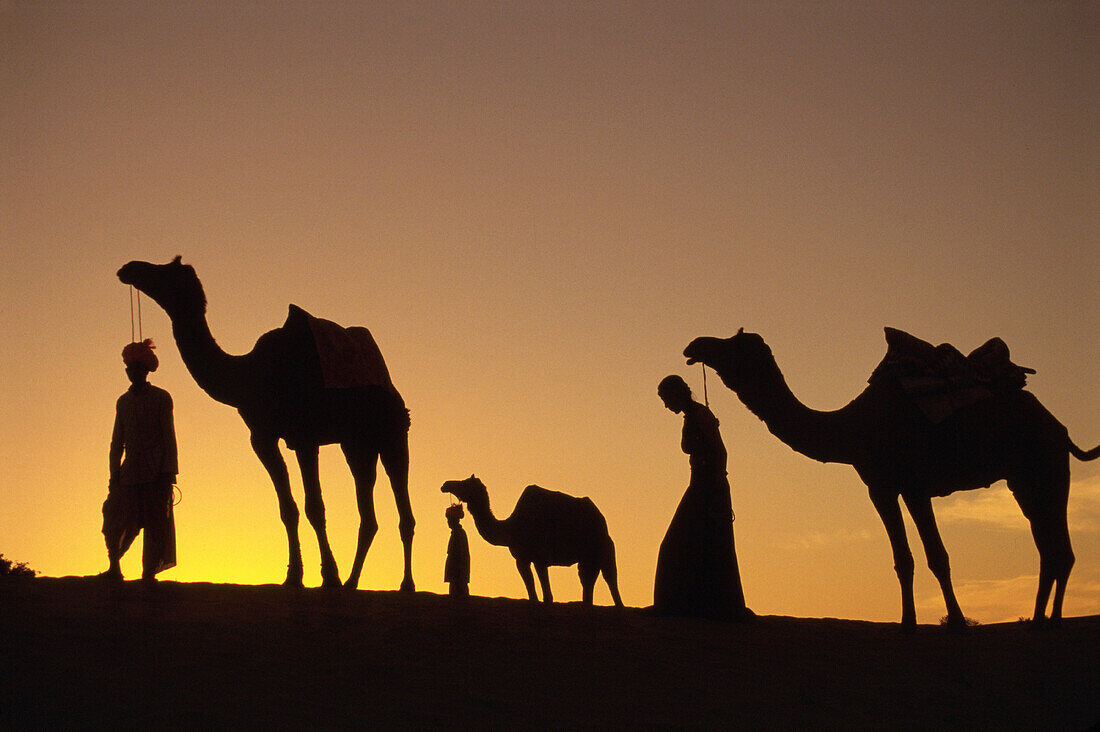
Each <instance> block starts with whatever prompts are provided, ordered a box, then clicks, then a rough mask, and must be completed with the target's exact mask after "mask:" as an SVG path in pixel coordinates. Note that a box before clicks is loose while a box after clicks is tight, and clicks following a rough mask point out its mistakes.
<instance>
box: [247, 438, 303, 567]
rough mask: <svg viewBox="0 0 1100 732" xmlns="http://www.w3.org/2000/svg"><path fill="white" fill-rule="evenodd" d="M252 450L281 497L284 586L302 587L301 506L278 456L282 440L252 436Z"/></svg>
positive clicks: (281, 456) (280, 455) (280, 454)
mask: <svg viewBox="0 0 1100 732" xmlns="http://www.w3.org/2000/svg"><path fill="white" fill-rule="evenodd" d="M252 449H253V450H254V451H255V452H256V457H258V458H259V459H260V462H261V463H263V466H264V468H265V469H266V470H267V473H268V475H270V476H271V482H272V483H273V484H274V486H275V495H277V496H278V497H279V517H280V518H281V519H282V520H283V526H285V527H286V538H287V545H288V547H289V551H290V557H289V560H288V561H287V570H286V580H285V581H284V582H283V584H284V585H285V586H287V587H301V586H302V574H303V572H302V545H301V543H299V541H298V505H297V504H296V503H294V496H293V494H292V493H291V492H290V475H289V474H288V473H287V469H286V461H285V460H283V455H282V453H281V452H279V438H277V437H274V436H271V435H262V434H257V433H256V432H253V433H252Z"/></svg>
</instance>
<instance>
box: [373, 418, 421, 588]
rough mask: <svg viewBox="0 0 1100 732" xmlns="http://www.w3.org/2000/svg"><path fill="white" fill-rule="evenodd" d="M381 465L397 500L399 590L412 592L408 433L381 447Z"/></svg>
mask: <svg viewBox="0 0 1100 732" xmlns="http://www.w3.org/2000/svg"><path fill="white" fill-rule="evenodd" d="M381 457H382V467H383V468H385V469H386V475H387V476H388V477H389V479H390V488H392V489H393V497H394V500H395V501H396V502H397V516H398V524H397V528H398V530H399V531H400V532H401V543H402V544H403V545H404V549H405V576H404V577H403V578H402V580H401V590H402V591H404V592H412V591H413V590H415V589H416V585H415V584H414V583H413V576H412V550H413V532H414V530H415V528H416V519H414V518H413V512H412V504H411V503H410V502H409V435H408V433H407V432H402V433H401V435H400V436H398V437H396V438H394V439H393V440H392V441H391V442H390V443H389V444H388V445H387V446H386V447H384V448H383V449H382V452H381Z"/></svg>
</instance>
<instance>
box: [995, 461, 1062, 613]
mask: <svg viewBox="0 0 1100 732" xmlns="http://www.w3.org/2000/svg"><path fill="white" fill-rule="evenodd" d="M1038 485H1045V486H1055V490H1053V491H1050V492H1045V493H1044V492H1041V491H1040V490H1039V489H1038V488H1036V486H1038ZM1008 486H1009V488H1011V489H1012V495H1013V497H1014V498H1015V499H1016V502H1017V503H1018V504H1019V505H1020V508H1021V510H1023V512H1024V516H1026V517H1027V520H1028V522H1029V523H1030V524H1031V535H1032V537H1034V539H1035V548H1036V549H1038V550H1039V588H1038V591H1037V592H1036V595H1035V613H1034V615H1032V618H1031V620H1032V623H1034V624H1036V625H1040V624H1042V623H1043V621H1044V620H1045V619H1046V606H1047V601H1048V600H1049V599H1050V593H1051V590H1052V589H1053V590H1054V602H1053V604H1052V605H1051V609H1050V621H1051V623H1052V624H1054V625H1058V624H1059V623H1061V621H1062V602H1063V600H1064V599H1065V596H1066V583H1067V582H1068V581H1069V573H1070V570H1072V569H1073V563H1074V556H1073V547H1072V546H1071V545H1070V541H1069V526H1068V524H1067V521H1066V507H1067V504H1068V502H1069V466H1068V464H1067V465H1066V466H1065V469H1064V470H1059V472H1058V473H1057V474H1056V475H1054V476H1053V477H1052V478H1050V479H1048V480H1047V481H1045V482H1044V481H1034V482H1032V481H1018V480H1010V481H1009V484H1008Z"/></svg>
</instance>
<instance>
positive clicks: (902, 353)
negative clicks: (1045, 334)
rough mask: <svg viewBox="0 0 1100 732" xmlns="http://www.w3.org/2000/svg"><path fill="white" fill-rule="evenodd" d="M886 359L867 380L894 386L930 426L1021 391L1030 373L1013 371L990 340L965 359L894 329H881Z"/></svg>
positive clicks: (1002, 349)
mask: <svg viewBox="0 0 1100 732" xmlns="http://www.w3.org/2000/svg"><path fill="white" fill-rule="evenodd" d="M885 332H886V346H887V348H886V357H885V358H883V359H882V363H880V364H879V365H878V367H876V368H875V370H874V372H872V374H871V378H870V379H869V381H870V383H872V384H873V383H875V381H876V380H878V379H881V378H884V377H885V378H889V379H891V380H893V381H896V382H897V383H898V384H899V385H900V386H901V388H902V391H904V392H905V393H906V395H908V396H909V398H910V399H912V400H913V402H914V403H915V404H916V405H917V406H918V407H920V408H921V411H923V412H924V413H925V415H926V416H927V417H928V418H929V419H931V420H932V421H933V422H940V421H942V420H944V419H946V418H947V417H948V416H950V415H951V414H952V413H953V412H955V411H956V410H958V409H961V408H963V407H965V406H968V405H970V404H973V403H975V402H978V401H981V400H983V399H986V398H988V397H990V396H992V395H993V394H996V393H1005V392H1011V391H1018V390H1020V389H1023V388H1024V386H1025V385H1026V384H1027V374H1034V373H1035V370H1034V369H1029V368H1026V367H1024V366H1017V365H1016V364H1014V363H1013V362H1012V360H1011V358H1010V357H1009V352H1008V346H1007V345H1006V344H1005V342H1004V341H1002V340H1001V339H1000V338H990V339H989V340H988V341H986V342H985V343H983V344H982V345H981V346H979V347H978V348H976V349H974V350H973V351H971V352H970V353H969V354H968V355H966V356H964V355H963V354H962V352H961V351H959V349H957V348H955V346H953V345H951V344H950V343H942V344H940V345H938V346H933V345H932V344H931V343H929V342H927V341H924V340H921V339H920V338H917V337H916V336H914V335H911V334H909V333H906V332H905V331H903V330H898V329H897V328H886V329H885Z"/></svg>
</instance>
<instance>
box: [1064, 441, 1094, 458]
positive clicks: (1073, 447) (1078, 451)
mask: <svg viewBox="0 0 1100 732" xmlns="http://www.w3.org/2000/svg"><path fill="white" fill-rule="evenodd" d="M1069 451H1070V452H1071V453H1073V456H1074V457H1075V458H1077V459H1078V460H1081V461H1082V462H1088V461H1089V460H1095V459H1096V458H1098V457H1100V445H1097V446H1096V447H1094V448H1092V449H1091V450H1089V451H1088V452H1085V451H1084V450H1082V449H1081V448H1079V447H1077V445H1074V444H1073V440H1070V442H1069Z"/></svg>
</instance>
